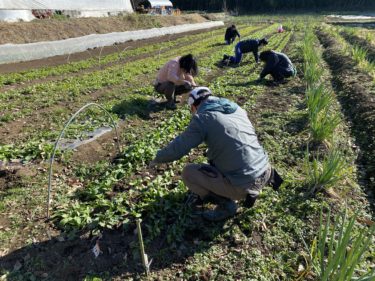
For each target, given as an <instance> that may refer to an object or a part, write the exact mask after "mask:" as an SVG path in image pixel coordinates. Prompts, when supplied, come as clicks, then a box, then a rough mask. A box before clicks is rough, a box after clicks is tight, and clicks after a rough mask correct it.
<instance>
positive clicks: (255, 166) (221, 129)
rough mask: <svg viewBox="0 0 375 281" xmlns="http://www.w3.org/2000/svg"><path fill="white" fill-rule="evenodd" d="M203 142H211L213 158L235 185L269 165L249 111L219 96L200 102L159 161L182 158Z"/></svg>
mask: <svg viewBox="0 0 375 281" xmlns="http://www.w3.org/2000/svg"><path fill="white" fill-rule="evenodd" d="M202 142H205V143H206V144H207V146H208V153H207V157H208V160H209V162H210V163H212V164H213V165H214V166H215V167H216V168H217V169H218V170H219V171H220V172H221V173H222V174H223V175H224V176H225V177H226V178H227V179H228V180H229V181H230V183H231V184H233V185H244V184H247V183H252V182H254V180H255V179H256V178H258V177H259V176H261V175H262V174H263V173H264V172H265V171H266V169H267V167H268V157H267V155H266V153H265V152H264V150H263V148H262V147H261V146H260V144H259V142H258V139H257V136H256V134H255V131H254V128H253V126H252V124H251V122H250V120H249V118H248V117H247V113H246V111H245V110H243V109H242V108H241V107H239V106H238V105H237V104H235V103H233V102H230V101H229V100H227V99H223V98H217V97H209V98H208V99H207V100H206V101H204V102H203V104H201V105H200V106H199V108H198V111H197V113H196V114H195V115H194V116H193V118H192V120H191V122H190V124H189V126H188V127H187V128H186V130H185V131H184V132H183V133H182V134H181V135H179V136H178V137H176V138H175V139H174V140H173V141H172V142H171V143H169V144H168V146H167V147H165V148H164V149H162V150H159V151H158V153H157V155H156V158H155V161H156V162H158V163H165V162H171V161H174V160H178V159H180V158H181V157H182V156H184V155H186V154H188V153H189V151H190V150H191V149H192V148H195V147H197V146H198V145H199V144H201V143H202Z"/></svg>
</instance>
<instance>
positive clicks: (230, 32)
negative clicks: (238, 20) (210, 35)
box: [224, 24, 241, 45]
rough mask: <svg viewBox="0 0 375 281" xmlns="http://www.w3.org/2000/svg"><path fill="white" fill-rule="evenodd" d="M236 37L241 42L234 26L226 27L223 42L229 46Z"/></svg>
mask: <svg viewBox="0 0 375 281" xmlns="http://www.w3.org/2000/svg"><path fill="white" fill-rule="evenodd" d="M237 36H238V39H239V40H241V35H240V33H239V32H238V30H237V28H236V26H235V25H234V24H233V25H232V26H230V27H228V28H227V30H226V31H225V37H224V39H225V42H226V43H227V45H230V44H232V43H233V42H234V40H236V37H237Z"/></svg>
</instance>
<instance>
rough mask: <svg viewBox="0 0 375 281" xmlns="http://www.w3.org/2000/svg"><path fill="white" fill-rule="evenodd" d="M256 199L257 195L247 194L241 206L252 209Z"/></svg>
mask: <svg viewBox="0 0 375 281" xmlns="http://www.w3.org/2000/svg"><path fill="white" fill-rule="evenodd" d="M257 198H258V195H251V194H248V195H247V196H246V200H245V202H244V204H243V205H244V206H245V207H246V208H252V207H253V206H254V204H255V201H256V200H257Z"/></svg>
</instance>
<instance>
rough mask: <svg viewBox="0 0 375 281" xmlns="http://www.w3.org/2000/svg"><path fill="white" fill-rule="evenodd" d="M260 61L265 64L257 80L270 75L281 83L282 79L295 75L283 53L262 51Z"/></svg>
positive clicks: (290, 63) (291, 65) (291, 64)
mask: <svg viewBox="0 0 375 281" xmlns="http://www.w3.org/2000/svg"><path fill="white" fill-rule="evenodd" d="M260 59H261V60H262V61H263V62H265V66H264V68H263V70H262V72H261V74H260V78H259V79H263V78H264V77H265V76H266V75H268V74H271V75H272V77H273V78H274V79H275V80H276V81H278V80H280V81H282V80H283V79H284V78H287V77H290V76H293V75H295V73H296V70H295V68H294V66H293V63H292V62H291V60H290V59H289V57H288V56H287V55H286V54H284V53H280V52H275V51H264V52H262V53H261V54H260Z"/></svg>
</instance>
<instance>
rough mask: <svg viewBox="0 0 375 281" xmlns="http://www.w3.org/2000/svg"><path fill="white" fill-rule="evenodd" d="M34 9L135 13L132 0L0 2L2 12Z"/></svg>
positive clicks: (14, 0) (19, 0)
mask: <svg viewBox="0 0 375 281" xmlns="http://www.w3.org/2000/svg"><path fill="white" fill-rule="evenodd" d="M34 9H35V10H39V9H40V10H75V11H102V10H105V11H128V12H133V7H132V5H131V2H130V0H0V10H34Z"/></svg>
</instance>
